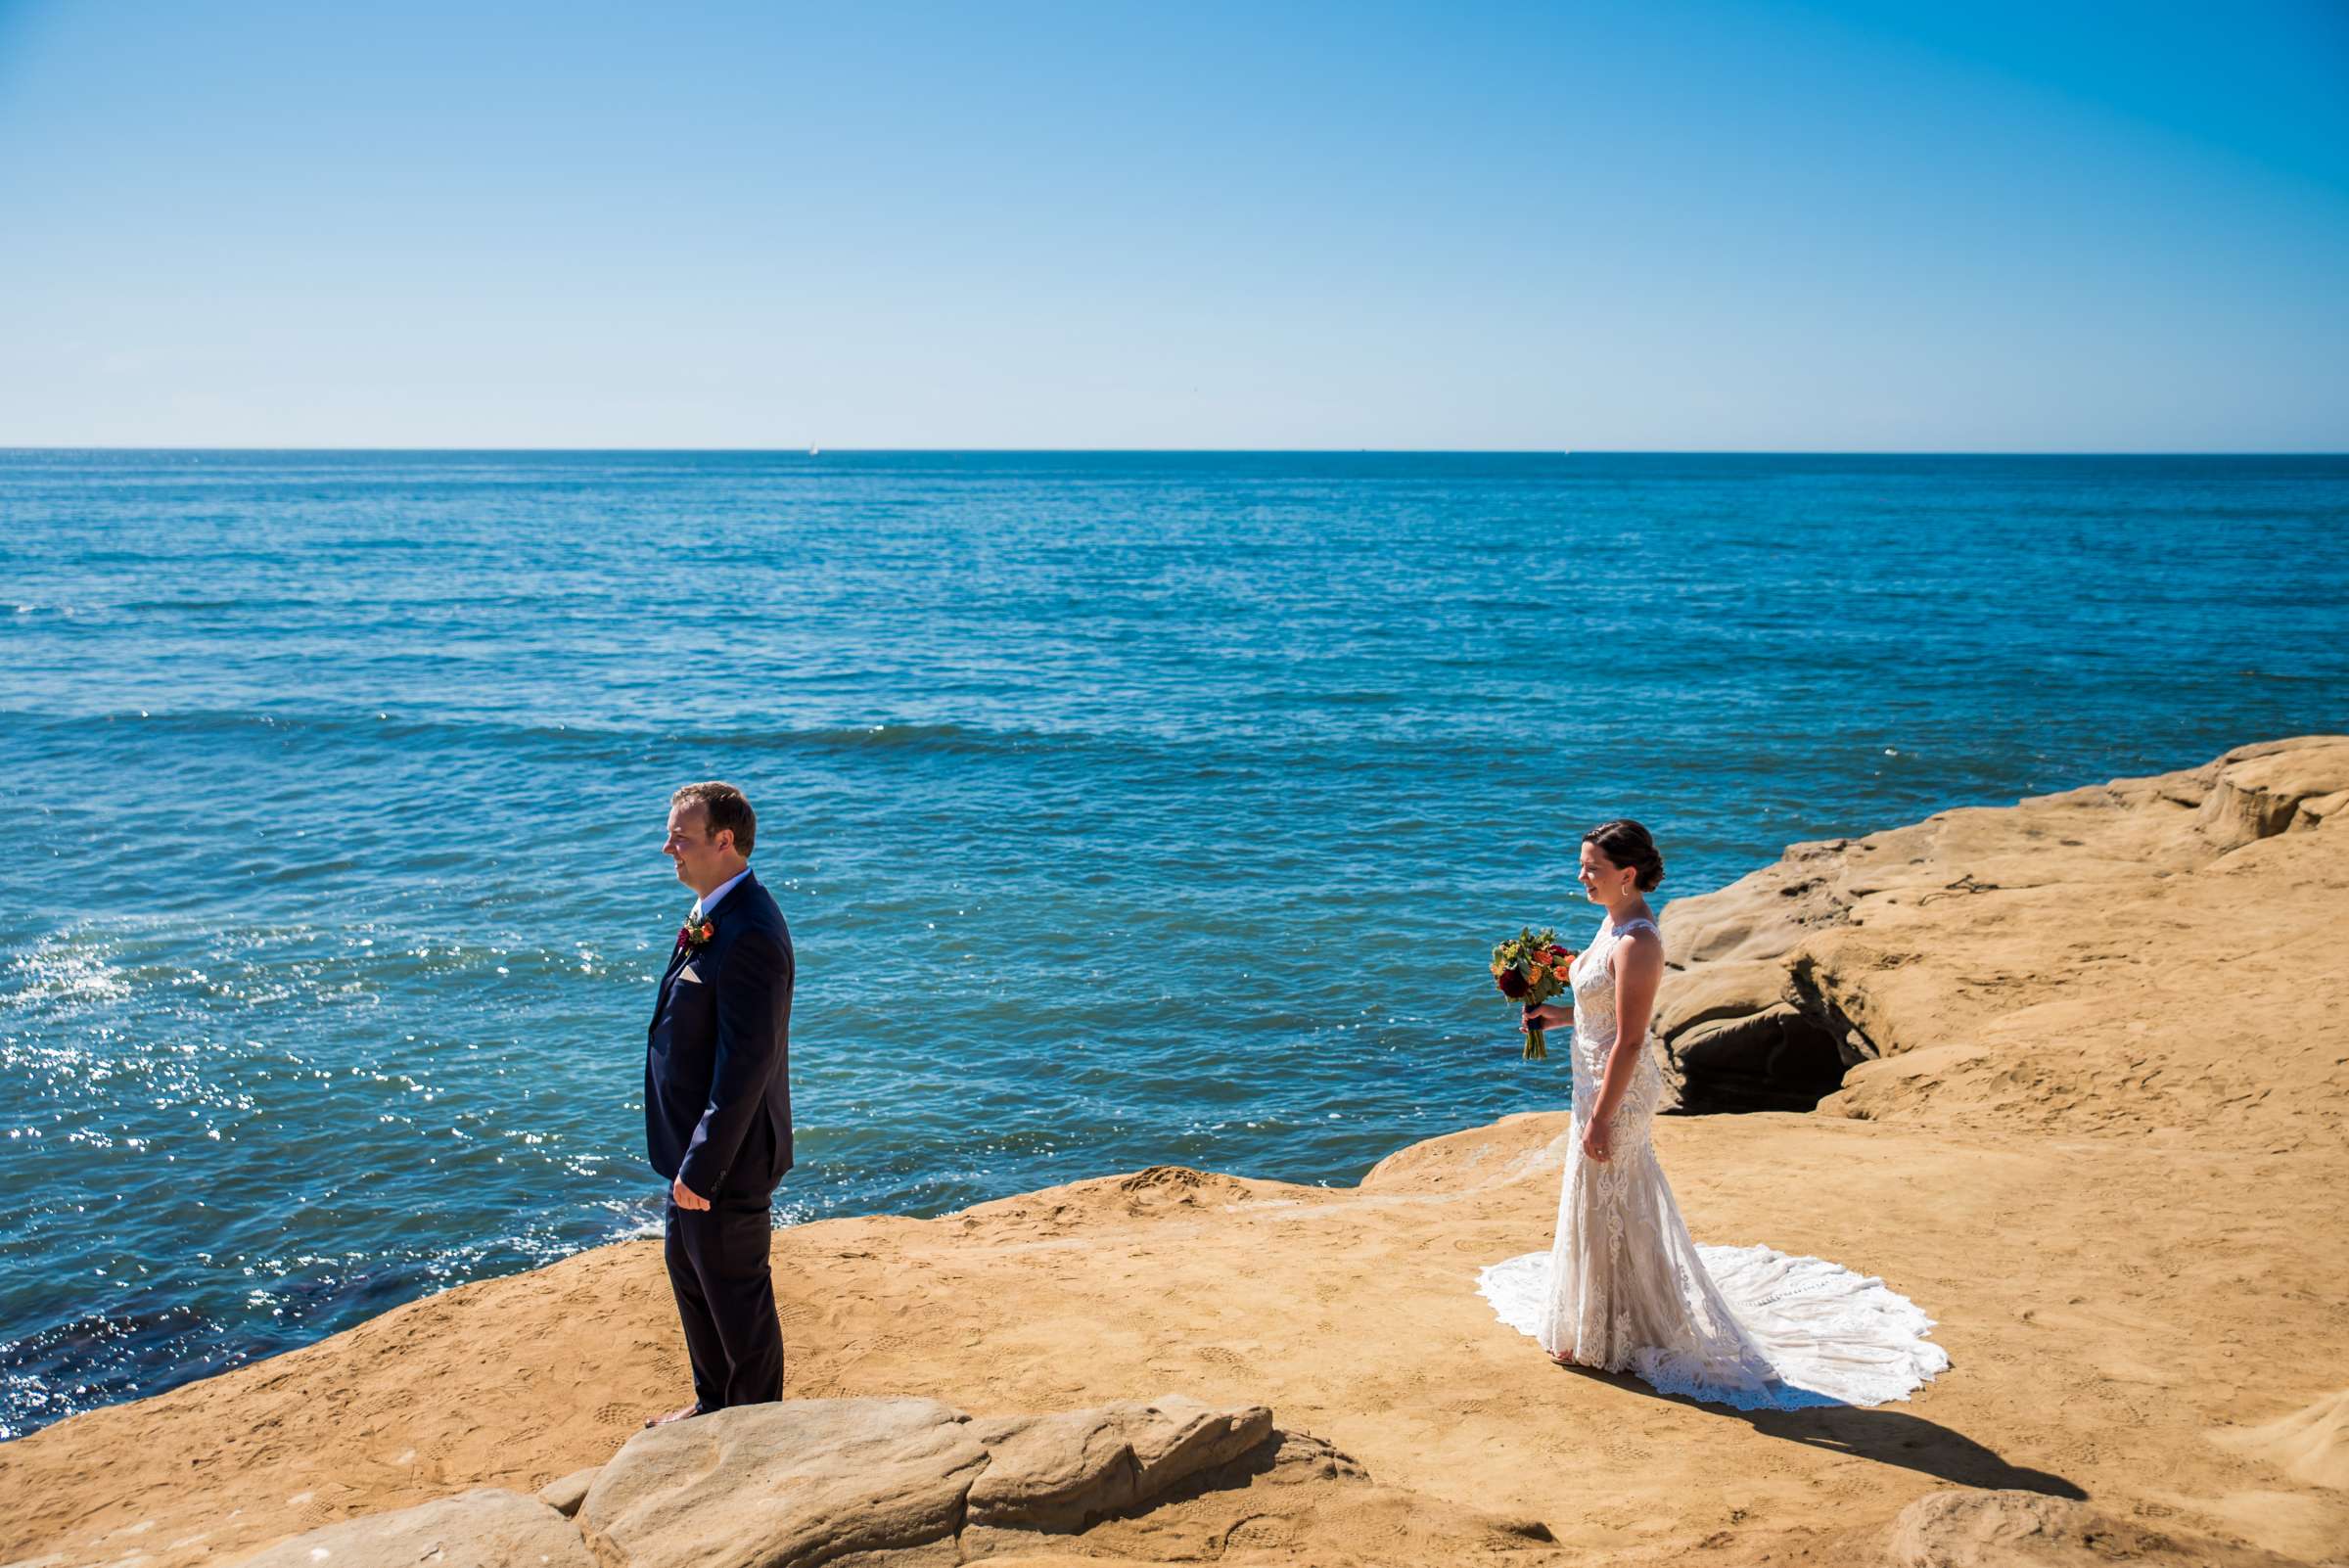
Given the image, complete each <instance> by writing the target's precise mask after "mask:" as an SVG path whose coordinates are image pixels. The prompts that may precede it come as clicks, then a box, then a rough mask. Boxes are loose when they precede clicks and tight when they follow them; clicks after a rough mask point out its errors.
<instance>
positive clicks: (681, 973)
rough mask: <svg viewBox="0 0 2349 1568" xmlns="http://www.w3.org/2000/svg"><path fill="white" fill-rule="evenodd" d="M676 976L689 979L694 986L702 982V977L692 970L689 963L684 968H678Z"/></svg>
mask: <svg viewBox="0 0 2349 1568" xmlns="http://www.w3.org/2000/svg"><path fill="white" fill-rule="evenodd" d="M677 978H678V979H679V980H683V981H689V982H691V983H692V984H694V985H696V986H698V985H700V984H701V983H702V977H701V976H699V975H697V974H695V973H694V972H693V965H691V964H687V965H686V966H685V967H684V968H682V969H680V970H678V971H677Z"/></svg>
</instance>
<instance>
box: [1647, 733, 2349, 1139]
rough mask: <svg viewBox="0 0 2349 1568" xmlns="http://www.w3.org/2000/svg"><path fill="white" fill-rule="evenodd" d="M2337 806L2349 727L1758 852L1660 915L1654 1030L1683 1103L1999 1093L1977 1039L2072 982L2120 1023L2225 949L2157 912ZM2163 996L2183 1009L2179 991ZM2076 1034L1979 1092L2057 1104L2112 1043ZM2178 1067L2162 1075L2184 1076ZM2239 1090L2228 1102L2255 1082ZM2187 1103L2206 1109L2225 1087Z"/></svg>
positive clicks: (2316, 830)
mask: <svg viewBox="0 0 2349 1568" xmlns="http://www.w3.org/2000/svg"><path fill="white" fill-rule="evenodd" d="M2345 806H2349V737H2342V736H2305V737H2301V738H2299V739H2295V740H2284V741H2272V742H2267V743H2263V744H2261V745H2257V746H2245V747H2241V748H2238V749H2237V750H2234V751H2232V752H2229V753H2227V754H2226V755H2225V756H2223V757H2221V758H2218V759H2217V760H2215V761H2211V762H2207V763H2205V764H2203V765H2202V766H2200V767H2194V768H2188V769H2184V770H2182V771H2179V772H2175V773H2165V774H2160V775H2158V776H2155V777H2151V778H2138V779H2118V780H2115V781H2113V782H2112V783H2109V784H2103V785H2097V786H2095V787H2092V788H2088V789H2079V790H2070V791H2066V792H2065V793H2063V794H2059V795H2048V796H2042V797H2038V798H2035V799H2032V800H2026V801H2024V802H2022V803H2021V804H2019V805H2018V806H2016V807H2011V808H1989V807H1966V808H1961V809H1957V810H1951V811H1943V812H1940V813H1938V814H1936V815H1934V816H1930V817H1927V818H1926V819H1925V820H1923V821H1921V822H1917V823H1913V824H1911V825H1910V826H1907V827H1900V828H1893V829H1890V830H1888V831H1886V832H1882V833H1873V834H1869V835H1867V836H1865V837H1864V838H1853V839H1829V840H1824V841H1820V842H1818V843H1812V844H1798V845H1794V846H1792V847H1791V848H1789V849H1788V850H1787V851H1786V853H1785V854H1784V855H1783V856H1782V857H1781V858H1780V859H1779V860H1778V861H1777V862H1776V863H1775V864H1773V865H1770V866H1766V867H1764V868H1763V869H1761V870H1759V871H1756V872H1754V873H1753V874H1751V875H1749V876H1746V877H1744V878H1741V879H1740V880H1738V881H1737V882H1734V883H1732V884H1730V885H1729V886H1728V887H1727V888H1724V889H1722V890H1721V891H1720V892H1718V893H1711V894H1705V895H1701V896H1699V897H1696V898H1691V899H1676V900H1674V901H1673V902H1672V903H1670V904H1669V905H1667V907H1666V909H1665V913H1664V921H1663V925H1664V935H1665V944H1666V950H1667V954H1668V957H1669V961H1670V962H1671V964H1672V966H1673V971H1674V972H1673V974H1672V975H1671V976H1670V978H1669V979H1668V981H1667V983H1666V986H1665V989H1664V995H1663V999H1662V1001H1661V1003H1660V1005H1659V1008H1658V1014H1657V1018H1656V1026H1655V1031H1654V1034H1655V1038H1656V1039H1657V1041H1658V1042H1659V1045H1660V1048H1661V1049H1662V1051H1663V1053H1664V1055H1665V1057H1666V1060H1667V1062H1668V1064H1669V1077H1670V1078H1671V1080H1672V1082H1673V1084H1674V1085H1675V1088H1676V1092H1677V1094H1678V1098H1679V1101H1680V1104H1681V1108H1682V1109H1684V1110H1689V1111H1713V1110H1799V1109H1807V1108H1809V1107H1810V1106H1812V1105H1815V1104H1818V1103H1819V1102H1820V1101H1822V1100H1826V1101H1827V1103H1826V1105H1825V1109H1827V1110H1828V1111H1830V1112H1834V1113H1839V1114H1843V1115H1847V1116H1862V1117H1870V1118H1873V1117H1881V1116H1885V1115H1897V1114H1900V1112H1901V1111H1902V1110H1903V1109H1904V1107H1905V1106H1906V1105H1908V1104H1910V1103H1912V1102H1913V1101H1914V1100H1916V1099H1917V1098H1918V1097H1919V1096H1920V1095H1923V1094H1930V1093H1934V1092H1937V1091H1946V1090H1947V1089H1948V1088H1949V1087H1950V1085H1951V1084H1952V1082H1953V1080H1954V1079H1957V1078H1970V1079H1972V1081H1973V1082H1972V1083H1971V1084H1969V1086H1968V1091H1969V1092H1978V1091H1981V1090H1983V1089H1986V1088H1988V1089H1993V1090H1994V1091H1995V1088H1996V1085H1994V1084H1990V1083H1988V1078H1989V1077H1990V1075H1991V1074H1993V1073H1995V1072H1996V1071H1997V1070H1998V1063H1999V1062H2004V1063H2007V1064H2009V1065H2011V1064H2012V1057H2011V1055H2010V1053H2006V1052H1997V1053H1991V1055H1985V1053H1983V1052H1982V1051H1981V1050H1979V1049H1978V1048H1977V1047H1979V1046H1981V1045H1982V1044H1984V1043H1985V1042H1986V1041H1991V1040H1993V1039H1995V1038H1998V1028H1997V1026H1998V1025H1999V1021H2000V1020H2002V1019H2003V1018H2007V1017H2009V1016H2011V1015H2013V1014H2016V1013H2019V1012H2022V1011H2024V1010H2025V1009H2028V1008H2033V1007H2038V1006H2040V1005H2042V1004H2044V1003H2047V1002H2050V1001H2068V1000H2070V999H2071V998H2072V997H2076V996H2079V995H2084V994H2087V993H2088V992H2089V990H2090V988H2096V989H2098V990H2099V992H2100V994H2101V996H2102V997H2103V1001H2102V1002H2101V1004H2100V1005H2101V1010H2102V1011H2103V1012H2104V1013H2105V1014H2106V1015H2115V1014H2117V1013H2119V1012H2121V1011H2123V1009H2116V1008H2115V1007H2113V1006H2112V1005H2111V998H2113V997H2114V996H2116V995H2118V996H2127V995H2129V994H2130V993H2131V992H2142V991H2143V990H2145V989H2146V988H2147V987H2148V985H2151V986H2161V985H2164V984H2165V983H2168V982H2171V981H2174V980H2179V979H2183V978H2184V977H2186V976H2188V975H2189V974H2190V973H2192V971H2193V970H2194V968H2195V967H2196V965H2197V964H2198V963H2202V962H2206V961H2217V960H2223V959H2224V958H2225V957H2227V956H2228V955H2227V954H2226V953H2225V952H2224V951H2221V952H2215V953H2214V952H2198V951H2196V950H2194V949H2193V948H2192V947H2191V946H2189V945H2187V944H2184V943H2169V942H2165V941H2164V937H2165V934H2168V933H2175V932H2181V931H2184V930H2187V929H2188V928H2189V926H2192V925H2197V924H2206V923H2207V922H2203V921H2193V920H2189V919H2183V918H2181V915H2182V914H2201V913H2204V912H2205V911H2203V910H2199V909H2195V910H2184V911H2182V910H2179V909H2177V908H2176V907H2175V905H2177V904H2178V903H2180V902H2182V901H2184V902H2208V901H2212V900H2217V899H2225V898H2226V897H2227V896H2228V894H2229V892H2230V887H2231V885H2233V886H2234V889H2235V890H2237V891H2239V890H2241V889H2242V888H2243V887H2244V886H2245V885H2246V879H2247V877H2248V876H2250V875H2252V874H2255V872H2256V870H2257V867H2258V862H2259V861H2260V859H2261V857H2262V855H2263V853H2270V852H2273V853H2283V847H2282V846H2279V845H2276V844H2275V843H2274V841H2276V840H2278V839H2280V838H2283V837H2286V836H2289V837H2291V838H2294V839H2297V838H2298V837H2299V836H2300V835H2303V834H2320V833H2324V834H2325V836H2326V837H2327V838H2331V837H2334V836H2337V835H2338V834H2340V833H2341V832H2342V831H2343V830H2342V829H2341V828H2340V827H2339V826H2338V824H2340V823H2341V822H2342V821H2343V820H2344V807H2345ZM2328 826H2330V828H2331V832H2330V833H2325V830H2326V828H2327V827H2328ZM2293 858H2294V865H2293V876H2294V879H2295V882H2296V883H2297V885H2298V887H2299V888H2300V889H2301V890H2303V891H2305V892H2306V893H2308V894H2311V895H2316V896H2317V897H2314V898H2311V899H2310V902H2311V905H2312V907H2322V902H2321V897H2322V894H2323V892H2324V891H2325V889H2326V887H2327V886H2329V885H2330V884H2332V883H2334V882H2339V881H2340V880H2341V874H2340V866H2341V857H2340V856H2338V855H2327V856H2319V857H2309V856H2301V855H2295V856H2294V857H2293ZM2277 880H2281V878H2280V877H2279V878H2277ZM2336 901H2337V902H2338V903H2339V905H2340V907H2341V908H2349V899H2343V900H2336ZM2246 913H2247V914H2253V913H2255V914H2256V919H2247V920H2246V922H2245V929H2246V930H2251V929H2256V928H2257V927H2258V926H2262V925H2265V924H2267V923H2269V921H2270V919H2271V916H2270V914H2269V912H2268V911H2267V910H2265V909H2264V908H2261V909H2258V910H2256V911H2254V910H2253V909H2251V908H2250V906H2249V904H2248V900H2247V901H2246ZM2331 923H2332V925H2333V926H2335V927H2337V926H2338V925H2339V923H2340V922H2339V919H2338V917H2337V911H2336V917H2335V919H2334V920H2333V921H2332V922H2331ZM2336 950H2337V949H2336ZM2067 992H2068V994H2064V993H2067ZM2179 1001H2180V1004H2181V1005H2182V1006H2190V1005H2193V1004H2194V1002H2193V999H2192V998H2191V997H2190V996H2189V995H2188V994H2186V993H2185V992H2184V991H2183V989H2182V988H2181V993H2180V996H2179ZM2201 1005H2203V1006H2205V1007H2208V1006H2210V1005H2211V1003H2210V1002H2209V1001H2208V1000H2207V999H2205V1000H2203V1002H2202V1003H2201ZM2050 1021H2052V1015H2050ZM2089 1043H2090V1042H2089V1041H2088V1040H2086V1039H2085V1038H2081V1037H2080V1036H2078V1035H2074V1036H2071V1037H2069V1038H2063V1039H2061V1040H2060V1041H2059V1042H2057V1041H2050V1044H2053V1045H2054V1046H2055V1049H2054V1050H2053V1051H2052V1052H2051V1053H2050V1052H2047V1051H2041V1052H2039V1053H2036V1054H2037V1055H2038V1060H2037V1061H2036V1062H2035V1063H2034V1064H2033V1065H2032V1066H2030V1067H2029V1068H2027V1069H2026V1070H2025V1072H2024V1076H2023V1077H2020V1078H2016V1079H2015V1080H2014V1081H2013V1082H2012V1083H2011V1084H2008V1085H2007V1088H2008V1089H2010V1090H2011V1091H2012V1092H2008V1093H2004V1094H2000V1093H1996V1092H1993V1093H1992V1095H1991V1097H1992V1098H1994V1099H1999V1100H2003V1101H2004V1102H2005V1103H2009V1104H2015V1103H2020V1102H2022V1101H2023V1100H2025V1099H2029V1100H2031V1101H2032V1102H2033V1105H2034V1114H2044V1113H2046V1112H2048V1111H2050V1110H2051V1111H2054V1112H2056V1113H2060V1112H2061V1111H2062V1109H2063V1108H2064V1107H2065V1106H2066V1105H2067V1103H2076V1102H2078V1101H2079V1100H2080V1099H2082V1098H2083V1096H2082V1095H2081V1094H2080V1093H2079V1092H2078V1090H2079V1088H2080V1086H2081V1074H2080V1071H2079V1070H2080V1069H2082V1068H2088V1069H2090V1070H2092V1071H2093V1070H2094V1069H2095V1068H2096V1066H2098V1065H2102V1064H2098V1063H2096V1061H2095V1060H2094V1058H2095V1057H2096V1056H2097V1055H2098V1054H2106V1053H2101V1052H2097V1051H2094V1050H2090V1049H2087V1048H2084V1047H2087V1046H2088V1045H2089ZM2099 1043H2102V1042H2099ZM2112 1043H2115V1044H2121V1045H2126V1044H2127V1042H2112ZM1929 1051H1930V1052H1940V1053H1941V1054H1939V1055H1937V1056H1933V1057H1931V1058H1929V1059H1925V1060H1920V1061H1919V1062H1917V1063H1915V1064H1912V1070H1904V1069H1901V1068H1898V1067H1887V1068H1885V1069H1882V1070H1878V1069H1877V1068H1876V1067H1874V1066H1873V1065H1872V1064H1879V1063H1886V1064H1889V1063H1893V1062H1894V1061H1895V1060H1896V1059H1898V1058H1901V1057H1904V1056H1907V1055H1910V1054H1911V1053H1917V1052H1929ZM1993 1057H1995V1058H1996V1059H1997V1060H1996V1061H1994V1060H1993ZM2119 1058H2120V1059H2119V1060H2117V1061H2115V1062H2112V1063H2111V1064H2110V1066H2111V1068H2112V1069H2113V1070H2114V1071H2115V1072H2116V1073H2117V1074H2120V1075H2128V1074H2135V1075H2137V1076H2139V1077H2144V1076H2146V1075H2147V1074H2148V1073H2151V1074H2152V1076H2153V1077H2154V1078H2155V1079H2156V1080H2158V1078H2159V1077H2160V1074H2159V1072H2158V1067H2159V1064H2158V1062H2156V1061H2155V1060H2153V1058H2152V1057H2151V1056H2148V1055H2147V1054H2146V1053H2145V1052H2143V1051H2141V1050H2123V1051H2122V1052H2120V1053H2119ZM2307 1065H2308V1066H2309V1067H2310V1068H2312V1069H2316V1068H2320V1067H2322V1066H2323V1064H2319V1063H2314V1062H2311V1063H2309V1064H2307ZM1856 1069H1858V1070H1864V1071H1861V1072H1857V1073H1855V1072H1854V1070H1856ZM1971 1069H1979V1071H1972V1070H1971ZM2178 1078H2179V1082H2177V1083H2174V1084H2169V1085H2165V1087H2168V1088H2170V1089H2172V1090H2182V1089H2184V1088H2185V1087H2186V1084H2185V1083H2184V1081H2183V1075H2178ZM2325 1083H2326V1086H2327V1087H2328V1088H2330V1089H2334V1090H2338V1089H2340V1088H2342V1087H2345V1086H2349V1084H2339V1083H2335V1082H2333V1081H2332V1080H2331V1079H2330V1078H2326V1080H2325ZM2246 1084H2247V1086H2245V1087H2244V1088H2243V1089H2242V1090H2241V1092H2243V1093H2244V1094H2252V1093H2256V1092H2258V1090H2259V1089H2260V1088H2261V1087H2263V1086H2272V1085H2269V1084H2248V1081H2246ZM2312 1086H2313V1085H2312ZM2210 1087H2211V1088H2212V1089H2213V1090H2221V1089H2222V1085H2221V1084H2217V1083H2213V1084H2210ZM1839 1088H1840V1089H1842V1090H1844V1091H1845V1092H1842V1093H1838V1092H1837V1090H1838V1089H1839ZM1830 1096H1832V1098H1831V1099H1830V1098H1829V1097H1830ZM2296 1097H2298V1098H2301V1099H2303V1100H2306V1099H2308V1098H2309V1097H2308V1096H2305V1095H2302V1096H2296ZM2332 1098H2333V1099H2334V1102H2335V1103H2337V1099H2338V1096H2337V1094H2335V1095H2334V1096H2332ZM2203 1099H2204V1103H2205V1104H2207V1105H2209V1106H2212V1107H2214V1108H2215V1107H2217V1106H2220V1105H2225V1104H2227V1103H2229V1100H2230V1096H2229V1094H2228V1093H2226V1092H2224V1091H2221V1092H2214V1093H2211V1094H2209V1095H2207V1096H2204V1097H2203ZM2057 1119H2060V1117H2059V1116H2058V1118H2057Z"/></svg>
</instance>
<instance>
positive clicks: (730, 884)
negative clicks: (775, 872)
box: [685, 865, 751, 922]
mask: <svg viewBox="0 0 2349 1568" xmlns="http://www.w3.org/2000/svg"><path fill="white" fill-rule="evenodd" d="M750 874H751V868H750V867H749V866H747V865H746V866H744V867H743V868H742V869H741V870H739V871H737V872H735V873H734V874H733V875H732V876H730V877H728V878H726V880H725V881H723V882H721V883H719V884H718V885H717V886H716V887H715V888H713V889H712V890H711V891H710V896H709V897H708V898H706V899H697V900H695V902H694V905H693V913H691V914H689V915H687V916H686V917H685V918H686V919H687V921H689V922H690V921H694V920H699V919H701V918H702V916H704V915H706V914H709V913H710V912H711V911H712V910H714V909H715V908H716V907H717V900H718V899H722V898H724V897H725V896H726V895H727V894H729V893H732V892H733V891H734V884H735V883H737V882H740V881H741V880H742V879H743V878H744V877H747V876H749V875H750Z"/></svg>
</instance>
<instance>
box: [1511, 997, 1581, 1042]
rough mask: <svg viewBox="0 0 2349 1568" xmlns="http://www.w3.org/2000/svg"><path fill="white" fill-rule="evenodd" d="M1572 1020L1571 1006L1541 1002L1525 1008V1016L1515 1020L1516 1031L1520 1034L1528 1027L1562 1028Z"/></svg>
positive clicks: (1572, 1010)
mask: <svg viewBox="0 0 2349 1568" xmlns="http://www.w3.org/2000/svg"><path fill="white" fill-rule="evenodd" d="M1573 1022H1574V1009H1573V1008H1571V1007H1560V1006H1558V1005H1557V1004H1556V1003H1555V1002H1543V1003H1542V1004H1541V1005H1540V1006H1537V1007H1528V1008H1526V1009H1525V1016H1524V1017H1523V1018H1520V1019H1519V1020H1518V1021H1517V1032H1518V1033H1519V1034H1521V1035H1522V1034H1524V1033H1525V1032H1526V1031H1527V1030H1529V1029H1564V1028H1566V1027H1567V1026H1569V1025H1571V1024H1572V1023H1573Z"/></svg>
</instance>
